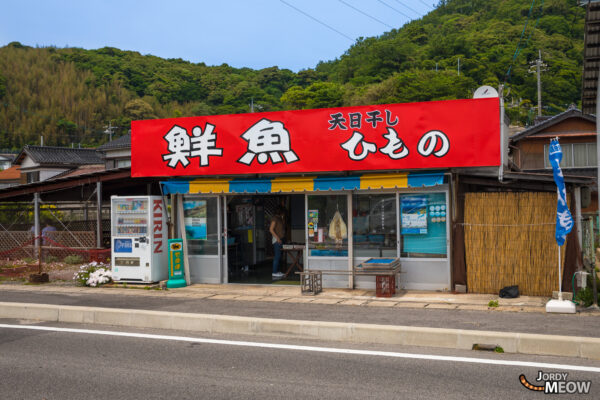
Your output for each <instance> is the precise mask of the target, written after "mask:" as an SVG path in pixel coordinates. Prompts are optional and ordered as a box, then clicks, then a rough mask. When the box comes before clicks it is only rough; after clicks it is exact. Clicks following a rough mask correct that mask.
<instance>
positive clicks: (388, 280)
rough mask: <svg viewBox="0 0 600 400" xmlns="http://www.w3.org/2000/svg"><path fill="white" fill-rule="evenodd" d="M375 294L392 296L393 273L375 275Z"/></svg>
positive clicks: (394, 291) (393, 289)
mask: <svg viewBox="0 0 600 400" xmlns="http://www.w3.org/2000/svg"><path fill="white" fill-rule="evenodd" d="M375 289H376V290H375V296H376V297H392V296H393V295H395V294H396V276H395V275H375Z"/></svg>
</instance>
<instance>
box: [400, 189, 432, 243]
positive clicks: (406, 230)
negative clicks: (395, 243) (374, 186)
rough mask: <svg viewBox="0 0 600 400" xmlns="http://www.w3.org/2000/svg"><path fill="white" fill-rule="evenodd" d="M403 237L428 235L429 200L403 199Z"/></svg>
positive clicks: (422, 198)
mask: <svg viewBox="0 0 600 400" xmlns="http://www.w3.org/2000/svg"><path fill="white" fill-rule="evenodd" d="M400 208H401V213H402V214H401V223H402V234H403V235H411V234H412V235H426V234H427V198H426V197H416V196H415V197H403V198H402V200H401V202H400Z"/></svg>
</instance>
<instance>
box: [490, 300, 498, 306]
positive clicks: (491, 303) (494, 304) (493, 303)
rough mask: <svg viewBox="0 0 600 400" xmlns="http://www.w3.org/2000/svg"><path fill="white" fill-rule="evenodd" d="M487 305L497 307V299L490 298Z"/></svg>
mask: <svg viewBox="0 0 600 400" xmlns="http://www.w3.org/2000/svg"><path fill="white" fill-rule="evenodd" d="M488 307H498V300H490V302H489V303H488Z"/></svg>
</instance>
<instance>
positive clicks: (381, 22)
mask: <svg viewBox="0 0 600 400" xmlns="http://www.w3.org/2000/svg"><path fill="white" fill-rule="evenodd" d="M282 1H283V0H282ZM338 1H339V2H340V3H342V4H344V5H346V6H347V7H350V8H351V9H353V10H354V11H357V12H359V13H361V14H362V15H364V16H366V17H369V18H371V19H372V20H373V21H377V22H379V23H380V24H382V25H385V26H387V27H388V28H390V29H395V28H394V27H393V26H391V25H388V24H386V23H385V22H383V21H381V20H379V19H377V18H375V17H373V16H372V15H369V14H367V13H366V12H364V11H362V10H359V9H358V8H356V7H354V6H353V5H352V4H348V3H346V2H345V1H344V0H338Z"/></svg>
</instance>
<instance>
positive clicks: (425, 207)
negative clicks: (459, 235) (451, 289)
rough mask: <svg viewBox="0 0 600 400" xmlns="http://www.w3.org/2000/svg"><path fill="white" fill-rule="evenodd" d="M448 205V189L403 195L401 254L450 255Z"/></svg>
mask: <svg viewBox="0 0 600 400" xmlns="http://www.w3.org/2000/svg"><path fill="white" fill-rule="evenodd" d="M448 217H449V216H448V206H447V204H446V195H445V193H424V194H410V195H401V196H400V235H401V239H400V254H401V256H402V257H414V258H445V257H447V231H446V220H447V219H448Z"/></svg>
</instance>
